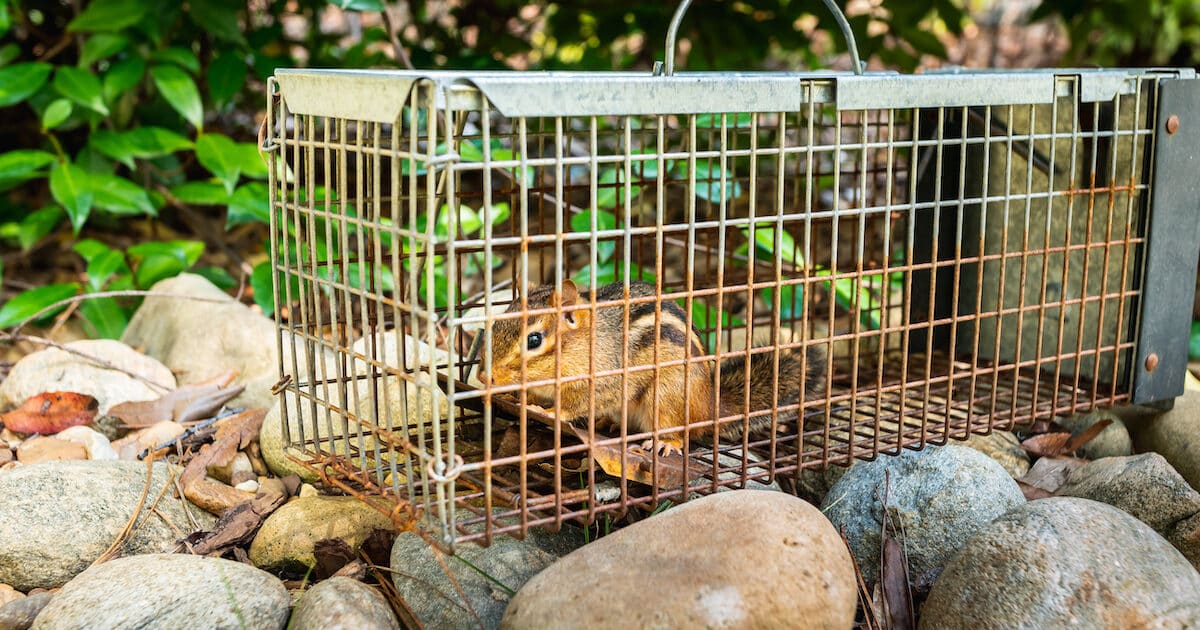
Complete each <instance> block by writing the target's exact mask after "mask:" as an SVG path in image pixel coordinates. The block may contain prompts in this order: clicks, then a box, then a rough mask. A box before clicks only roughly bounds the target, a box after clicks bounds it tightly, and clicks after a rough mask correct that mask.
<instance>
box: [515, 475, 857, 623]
mask: <svg viewBox="0 0 1200 630" xmlns="http://www.w3.org/2000/svg"><path fill="white" fill-rule="evenodd" d="M856 607H857V591H856V587H855V576H854V567H853V564H852V563H851V561H850V554H849V553H847V551H846V547H845V545H844V544H843V543H842V541H841V538H840V537H839V536H838V533H837V531H836V530H835V529H834V528H833V527H832V526H831V525H830V523H829V521H827V520H826V519H825V518H824V517H822V516H821V513H820V512H819V511H817V509H816V508H814V507H813V506H812V505H810V504H808V503H806V502H804V501H802V500H800V499H798V498H796V497H793V496H789V495H787V494H784V493H781V492H765V491H756V490H742V491H737V492H725V493H720V494H714V495H711V496H708V497H705V498H703V499H700V500H697V501H691V502H688V503H686V504H684V505H681V506H679V507H676V508H671V509H670V510H667V511H665V512H662V513H660V514H657V515H655V516H653V517H651V518H648V519H645V520H643V521H640V522H638V523H635V524H633V525H631V526H629V527H627V528H625V529H623V530H621V531H618V532H616V533H614V534H612V535H610V536H606V537H604V538H601V539H600V540H597V541H596V542H594V543H592V544H590V545H587V546H585V547H583V548H582V549H580V550H578V551H576V552H574V553H572V554H570V555H568V556H566V557H565V558H563V559H562V560H559V561H558V562H556V563H555V564H553V565H551V566H550V568H548V569H546V570H545V571H543V572H542V573H540V574H538V575H537V576H536V577H534V578H533V579H532V580H530V581H529V582H528V583H527V584H526V585H525V586H524V587H523V588H522V589H521V590H520V592H518V593H517V596H516V597H514V598H513V601H512V603H511V604H509V607H508V610H507V611H506V612H505V614H504V621H503V624H502V626H501V627H503V628H618V627H621V628H624V627H628V628H642V627H653V628H774V627H797V626H798V625H802V626H804V627H808V628H849V627H851V625H852V624H853V622H854V613H855V609H856Z"/></svg>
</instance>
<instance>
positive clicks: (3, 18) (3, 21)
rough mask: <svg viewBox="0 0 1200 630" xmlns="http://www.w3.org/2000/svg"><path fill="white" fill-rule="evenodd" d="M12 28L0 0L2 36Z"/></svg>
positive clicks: (3, 0) (0, 30) (10, 15)
mask: <svg viewBox="0 0 1200 630" xmlns="http://www.w3.org/2000/svg"><path fill="white" fill-rule="evenodd" d="M10 28H12V14H10V13H9V12H8V2H7V0H0V37H2V36H4V35H5V34H7V33H8V30H9V29H10ZM3 269H4V267H2V266H0V271H2V270H3Z"/></svg>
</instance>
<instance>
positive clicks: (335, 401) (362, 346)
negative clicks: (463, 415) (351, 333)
mask: <svg viewBox="0 0 1200 630" xmlns="http://www.w3.org/2000/svg"><path fill="white" fill-rule="evenodd" d="M405 339H406V340H407V348H406V352H405V360H406V363H407V365H409V366H414V365H428V364H429V363H430V362H433V361H436V362H440V363H445V362H446V360H447V358H446V353H445V352H443V351H441V350H438V349H437V348H432V349H431V348H430V347H429V346H428V345H427V344H425V343H423V342H421V341H419V340H415V339H412V338H409V337H405ZM372 340H373V341H372ZM372 343H374V344H375V345H373V346H372V345H369V344H372ZM352 351H353V352H355V353H358V354H362V355H363V356H364V357H368V356H374V357H376V358H377V359H378V360H380V361H382V362H384V363H385V364H387V365H393V364H399V362H400V361H399V356H398V352H397V344H396V335H395V334H394V333H393V332H390V331H389V332H385V333H380V334H378V335H376V336H374V337H364V338H362V339H359V340H358V341H357V342H355V343H354V344H353V346H352ZM418 361H419V363H418ZM334 365H335V363H334V362H333V361H332V360H330V361H328V362H327V363H326V364H325V367H318V370H317V372H316V374H317V376H318V378H317V380H318V381H319V380H322V378H334V377H335V376H336V374H335V373H334V372H333V370H334ZM371 369H372V368H371V367H370V365H369V364H368V363H367V362H366V361H365V360H363V359H358V358H356V359H354V361H353V362H352V363H351V365H350V368H349V372H350V373H353V374H360V375H361V374H367V373H369V372H370V370H371ZM322 374H324V375H326V376H325V377H321V375H322ZM415 378H417V379H418V380H420V382H421V383H422V385H417V384H415V383H412V382H409V381H402V380H401V379H399V378H397V377H395V376H386V377H380V378H376V379H375V380H374V385H372V382H371V380H370V379H366V378H362V379H357V380H355V381H354V382H355V383H356V385H355V387H354V388H348V389H347V392H348V393H349V396H347V398H348V400H347V401H346V402H345V403H343V402H342V395H341V391H340V389H339V388H338V387H336V386H334V385H329V386H328V387H323V386H319V385H317V386H312V387H311V388H310V389H308V390H306V391H308V392H309V393H310V394H312V395H314V396H316V397H317V398H318V399H321V400H326V401H327V402H330V403H331V404H332V405H335V406H336V407H337V408H339V409H342V408H350V409H352V410H353V412H354V417H355V418H358V419H359V420H360V421H362V422H364V423H368V424H369V425H370V426H375V425H378V426H384V427H388V426H390V427H393V429H394V431H395V432H396V433H397V434H402V433H403V428H404V427H405V426H406V425H407V426H409V427H419V426H422V425H424V426H425V427H426V430H427V431H429V428H430V426H431V425H430V423H431V422H432V420H433V418H434V417H435V413H434V412H435V409H434V405H435V404H436V406H437V409H436V416H437V417H438V418H440V419H444V418H446V417H448V415H449V405H450V401H449V399H448V398H446V395H445V394H444V393H442V391H441V389H439V388H438V387H436V386H433V387H430V386H428V385H425V384H427V383H430V381H429V378H428V375H426V374H419V375H418V376H417V377H415ZM372 387H374V395H372ZM286 403H287V414H286V415H287V422H288V432H289V433H288V436H287V438H288V440H290V442H291V444H289V445H285V444H284V441H285V438H284V434H283V415H284V414H283V413H282V411H281V409H282V404H281V400H280V399H277V400H276V401H275V402H274V403H273V405H272V406H271V410H270V411H268V412H267V416H266V418H264V419H263V425H262V430H261V431H260V432H259V446H260V447H261V448H262V454H263V460H264V461H266V463H267V466H268V467H269V468H270V469H271V472H273V473H275V474H276V475H279V476H281V477H286V476H287V475H290V474H296V475H299V476H300V478H301V479H303V480H304V481H309V482H312V481H316V480H317V474H316V473H315V472H313V471H312V470H311V469H309V468H308V467H307V466H305V465H303V464H301V463H298V462H296V461H295V460H293V459H291V457H289V455H291V456H293V457H299V458H301V459H302V460H307V459H310V458H311V456H309V455H306V454H305V453H303V452H302V451H301V450H300V449H298V448H296V446H295V443H296V442H297V441H298V440H299V439H300V436H301V433H302V428H303V435H304V438H305V439H306V440H311V439H312V438H313V436H314V435H316V436H319V437H320V438H321V439H322V440H323V442H322V444H323V447H324V448H325V449H326V450H328V449H330V444H331V442H330V441H329V437H330V436H333V438H334V439H333V440H332V445H333V446H332V448H333V449H334V450H335V451H336V454H337V455H340V456H347V457H350V458H351V459H352V460H353V461H354V463H355V464H356V465H358V466H363V465H365V466H367V467H368V468H372V469H374V468H376V467H378V468H379V469H380V470H382V471H387V470H388V469H390V465H391V464H390V459H389V458H394V459H395V460H396V461H397V462H403V461H404V460H405V458H404V457H403V455H395V454H393V455H388V454H387V453H388V448H386V447H381V450H382V452H383V453H384V455H383V458H381V459H379V460H376V459H375V458H374V457H373V453H374V451H375V446H376V440H375V438H374V437H373V436H372V435H370V434H369V433H368V432H367V429H366V428H362V427H360V426H359V425H358V424H357V423H355V422H353V421H351V422H350V423H349V431H348V432H347V431H346V430H345V429H343V428H342V425H341V420H340V419H339V418H338V416H336V415H333V416H331V417H332V423H331V424H327V423H326V410H325V407H323V406H321V405H317V409H316V411H317V414H316V422H315V423H314V417H313V412H312V406H311V404H310V403H309V401H307V400H301V399H299V398H297V397H296V395H295V394H293V393H291V392H289V393H288V394H286ZM302 425H303V427H302ZM368 428H369V427H368ZM360 430H361V433H360ZM347 434H348V435H349V439H350V440H351V441H352V442H353V443H354V444H355V445H356V446H357V447H358V449H357V451H356V452H355V453H348V452H346V446H345V439H346V436H347ZM405 437H409V438H411V439H412V440H413V441H414V442H415V441H416V436H415V433H414V434H411V435H407V436H405ZM392 450H393V451H395V450H397V449H395V448H393V449H392ZM358 452H361V453H367V454H368V456H367V457H366V458H365V462H364V459H363V458H362V457H360V456H358V455H357V453H358ZM352 455H353V456H352ZM384 476H385V477H386V475H384ZM376 481H378V482H381V483H382V482H384V479H376Z"/></svg>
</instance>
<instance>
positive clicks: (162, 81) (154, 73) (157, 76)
mask: <svg viewBox="0 0 1200 630" xmlns="http://www.w3.org/2000/svg"><path fill="white" fill-rule="evenodd" d="M150 76H151V77H152V78H153V79H154V85H155V87H157V88H158V91H159V92H160V93H162V95H163V98H164V99H166V101H167V103H169V104H170V105H171V107H173V108H174V109H175V111H177V112H179V114H180V115H181V116H183V118H184V120H187V121H188V122H190V123H192V126H194V127H196V128H197V129H202V128H203V127H204V107H203V105H201V103H200V91H199V90H197V89H196V82H195V81H193V80H192V77H190V76H188V75H187V73H186V72H184V71H183V70H180V69H179V68H177V67H175V66H167V65H157V66H153V67H151V68H150Z"/></svg>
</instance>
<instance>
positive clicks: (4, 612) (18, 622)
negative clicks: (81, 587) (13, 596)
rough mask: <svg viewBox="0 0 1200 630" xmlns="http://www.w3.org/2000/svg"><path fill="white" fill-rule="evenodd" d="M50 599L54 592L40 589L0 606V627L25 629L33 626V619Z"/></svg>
mask: <svg viewBox="0 0 1200 630" xmlns="http://www.w3.org/2000/svg"><path fill="white" fill-rule="evenodd" d="M51 599H54V593H51V592H49V591H42V592H40V593H35V594H33V595H30V596H28V597H23V598H21V599H18V600H16V601H11V602H8V603H7V604H5V605H3V606H0V628H4V630H25V629H26V628H29V627H31V626H33V620H34V619H37V616H38V615H39V614H41V612H42V609H43V608H45V607H46V604H49V603H50V600H51Z"/></svg>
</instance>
